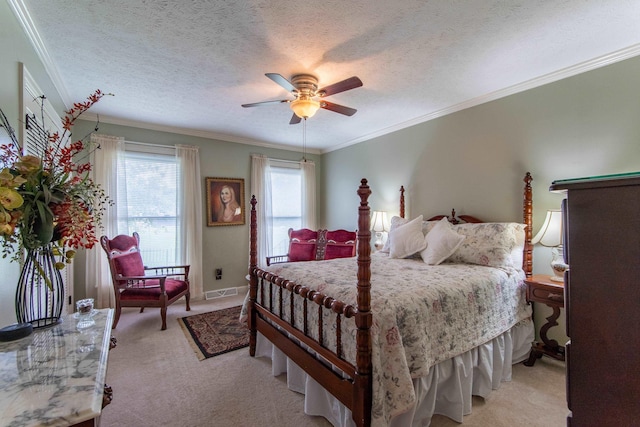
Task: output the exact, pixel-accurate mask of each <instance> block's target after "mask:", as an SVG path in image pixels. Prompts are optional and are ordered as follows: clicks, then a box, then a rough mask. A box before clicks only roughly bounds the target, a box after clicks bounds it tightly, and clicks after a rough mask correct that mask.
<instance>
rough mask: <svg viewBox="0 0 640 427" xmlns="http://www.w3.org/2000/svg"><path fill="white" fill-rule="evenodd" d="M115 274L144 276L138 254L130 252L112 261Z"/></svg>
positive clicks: (140, 258) (142, 265)
mask: <svg viewBox="0 0 640 427" xmlns="http://www.w3.org/2000/svg"><path fill="white" fill-rule="evenodd" d="M113 262H114V265H115V267H116V273H117V274H122V275H123V276H144V264H143V263H142V257H141V256H140V252H131V253H128V254H126V255H121V256H119V257H117V258H114V260H113Z"/></svg>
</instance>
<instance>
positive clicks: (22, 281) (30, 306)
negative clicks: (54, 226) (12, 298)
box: [16, 244, 64, 328]
mask: <svg viewBox="0 0 640 427" xmlns="http://www.w3.org/2000/svg"><path fill="white" fill-rule="evenodd" d="M55 264H56V261H55V257H54V255H53V248H52V246H51V244H48V245H45V246H42V247H39V248H33V249H27V256H26V259H25V262H24V264H23V266H22V270H21V272H20V278H19V279H18V288H17V289H16V317H17V320H18V323H27V322H29V323H31V324H32V325H33V327H34V328H43V327H47V326H51V325H55V324H56V323H58V322H59V321H60V316H61V315H62V307H63V303H64V282H63V280H62V275H61V274H60V270H58V269H57V268H56V266H55Z"/></svg>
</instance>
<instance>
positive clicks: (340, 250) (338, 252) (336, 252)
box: [324, 243, 355, 259]
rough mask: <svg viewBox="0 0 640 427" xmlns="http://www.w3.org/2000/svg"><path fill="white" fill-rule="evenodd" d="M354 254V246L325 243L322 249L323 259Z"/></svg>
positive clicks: (347, 256) (346, 256)
mask: <svg viewBox="0 0 640 427" xmlns="http://www.w3.org/2000/svg"><path fill="white" fill-rule="evenodd" d="M354 255H355V246H352V245H344V244H339V243H338V244H331V243H327V246H326V247H325V249H324V259H334V258H349V257H352V256H354Z"/></svg>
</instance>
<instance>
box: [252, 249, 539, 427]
mask: <svg viewBox="0 0 640 427" xmlns="http://www.w3.org/2000/svg"><path fill="white" fill-rule="evenodd" d="M357 268H358V267H357V263H356V259H355V258H341V259H334V260H331V261H313V262H299V263H286V264H276V265H272V266H271V267H268V270H269V271H270V272H272V273H274V274H277V275H278V276H281V277H284V278H287V279H289V280H292V281H295V282H296V283H298V284H304V285H305V286H307V287H309V288H312V289H315V290H317V291H320V292H322V293H324V294H326V295H330V296H332V297H334V298H336V299H339V300H342V301H344V302H346V303H348V304H352V305H354V306H357V304H356V285H357ZM523 279H524V273H523V272H522V271H521V270H516V269H499V268H493V267H486V266H477V265H469V264H441V265H438V266H430V265H427V264H425V263H424V262H422V260H421V259H417V260H416V259H389V258H388V257H387V256H385V255H382V254H374V255H373V256H372V262H371V311H372V313H373V327H372V330H371V336H372V363H373V366H372V369H373V407H372V424H373V425H374V426H376V425H378V426H386V425H388V423H389V420H390V419H391V418H392V417H393V416H395V415H397V414H400V413H402V412H405V411H406V410H408V409H410V408H411V406H412V405H413V404H414V403H415V400H416V396H415V394H414V388H413V383H412V378H419V377H424V376H426V375H427V374H428V372H429V368H430V367H431V366H434V365H436V364H437V363H440V362H442V361H444V360H446V359H450V358H452V357H454V356H456V355H459V354H461V353H464V352H466V351H469V350H471V349H472V348H474V347H477V346H479V345H480V344H483V343H486V342H487V341H490V340H492V339H494V338H495V337H497V336H499V335H500V334H502V333H504V332H505V331H507V330H508V329H510V328H511V327H513V326H514V325H516V324H517V323H518V322H520V321H522V320H524V319H527V318H529V317H530V316H531V308H530V307H529V306H528V305H527V304H526V296H525V286H524V282H523ZM285 292H287V291H285ZM285 301H288V300H287V299H285ZM314 307H315V305H314ZM243 310H244V308H243ZM285 311H286V310H285ZM309 311H310V313H316V310H309ZM301 312H302V310H297V315H296V317H298V318H297V319H295V321H296V327H298V328H300V325H301V324H302V319H301V316H302V314H301ZM285 317H287V316H286V315H285ZM325 317H331V315H325ZM313 324H314V322H313V321H311V322H310V325H313ZM333 327H334V328H335V325H334V326H333ZM311 329H315V328H311ZM325 329H327V328H325ZM328 329H329V330H328V331H327V332H326V333H325V334H323V335H324V345H325V347H327V348H329V349H335V341H336V339H335V333H333V331H332V330H331V327H330V326H329V327H328ZM342 329H343V335H342V336H343V338H342V341H343V342H342V345H343V350H344V355H345V358H346V359H347V361H349V362H351V363H353V364H354V365H355V354H356V346H355V336H356V326H355V322H354V321H353V319H348V320H347V319H344V320H343V322H342ZM311 335H313V332H312V333H311Z"/></svg>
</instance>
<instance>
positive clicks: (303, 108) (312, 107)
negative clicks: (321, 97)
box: [291, 96, 320, 119]
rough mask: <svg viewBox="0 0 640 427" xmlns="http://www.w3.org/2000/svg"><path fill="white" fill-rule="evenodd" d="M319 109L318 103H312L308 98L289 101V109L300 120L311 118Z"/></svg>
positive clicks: (301, 97) (302, 97)
mask: <svg viewBox="0 0 640 427" xmlns="http://www.w3.org/2000/svg"><path fill="white" fill-rule="evenodd" d="M319 108H320V103H319V102H318V101H314V100H313V99H311V98H310V97H308V96H300V97H299V98H298V99H295V100H293V101H291V109H292V110H293V112H294V113H295V115H296V116H298V117H300V118H301V119H308V118H309V117H313V115H314V114H315V113H316V111H318V109H319Z"/></svg>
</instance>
